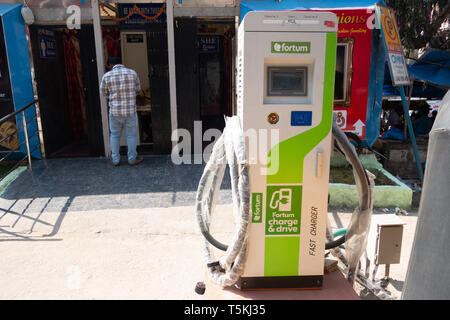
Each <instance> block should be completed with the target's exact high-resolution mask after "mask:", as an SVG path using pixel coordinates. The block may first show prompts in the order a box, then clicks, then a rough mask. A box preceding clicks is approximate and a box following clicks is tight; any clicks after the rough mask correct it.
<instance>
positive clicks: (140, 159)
mask: <svg viewBox="0 0 450 320" xmlns="http://www.w3.org/2000/svg"><path fill="white" fill-rule="evenodd" d="M142 161H144V157H136V160H135V161H134V162H133V163H130V166H135V165H137V164H139V163H141V162H142Z"/></svg>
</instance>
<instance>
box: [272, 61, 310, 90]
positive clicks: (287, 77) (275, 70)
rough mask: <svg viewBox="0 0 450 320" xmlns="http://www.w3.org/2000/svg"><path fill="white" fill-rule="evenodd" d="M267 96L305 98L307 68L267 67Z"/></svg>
mask: <svg viewBox="0 0 450 320" xmlns="http://www.w3.org/2000/svg"><path fill="white" fill-rule="evenodd" d="M267 75H268V77H267V80H268V81H267V95H268V96H306V95H307V80H308V79H307V75H308V68H307V67H268V68H267Z"/></svg>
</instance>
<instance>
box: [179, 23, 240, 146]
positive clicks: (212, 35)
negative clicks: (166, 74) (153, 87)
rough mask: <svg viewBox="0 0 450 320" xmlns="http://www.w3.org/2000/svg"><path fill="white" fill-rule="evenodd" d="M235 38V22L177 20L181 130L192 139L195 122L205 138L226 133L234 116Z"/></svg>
mask: <svg viewBox="0 0 450 320" xmlns="http://www.w3.org/2000/svg"><path fill="white" fill-rule="evenodd" d="M233 37H234V19H229V20H227V19H224V20H217V19H214V20H206V19H202V18H177V19H176V20H175V62H176V79H177V105H178V127H179V128H185V129H187V130H188V131H189V132H190V133H191V135H192V136H193V134H194V121H201V123H202V131H203V132H202V134H203V133H204V132H205V131H206V130H208V129H211V128H215V129H219V130H223V128H224V126H225V120H224V116H231V115H232V76H233V72H232V43H233ZM207 144H209V142H205V145H207Z"/></svg>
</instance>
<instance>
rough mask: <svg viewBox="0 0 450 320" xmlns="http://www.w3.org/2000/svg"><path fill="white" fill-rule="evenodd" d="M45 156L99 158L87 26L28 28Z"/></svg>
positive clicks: (100, 147)
mask: <svg viewBox="0 0 450 320" xmlns="http://www.w3.org/2000/svg"><path fill="white" fill-rule="evenodd" d="M30 40H31V47H32V53H33V62H34V72H35V80H36V86H37V91H38V96H39V102H40V103H39V106H40V112H41V122H42V129H43V137H44V144H45V149H46V154H47V157H80V156H81V157H82V156H102V155H104V145H103V137H102V123H101V112H100V100H99V89H98V78H97V67H96V59H95V48H94V46H93V45H92V44H93V43H95V41H94V33H93V28H92V25H83V26H82V27H81V29H80V30H69V29H67V28H65V27H57V26H45V27H43V26H30Z"/></svg>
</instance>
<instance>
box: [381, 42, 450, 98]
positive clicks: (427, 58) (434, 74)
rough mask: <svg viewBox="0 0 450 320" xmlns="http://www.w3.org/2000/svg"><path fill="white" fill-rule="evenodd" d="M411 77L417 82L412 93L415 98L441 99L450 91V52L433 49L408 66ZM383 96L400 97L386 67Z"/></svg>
mask: <svg viewBox="0 0 450 320" xmlns="http://www.w3.org/2000/svg"><path fill="white" fill-rule="evenodd" d="M408 74H409V76H410V77H412V76H413V75H414V79H415V80H416V81H415V83H414V88H413V92H412V96H413V97H422V98H427V99H441V98H442V97H443V96H444V95H445V94H446V92H447V90H448V89H450V50H447V51H441V50H437V49H431V50H429V51H428V52H426V53H425V54H424V55H422V56H421V57H420V58H419V60H418V61H416V62H415V63H413V64H412V65H410V66H408ZM383 94H384V95H391V96H398V95H400V93H399V92H398V90H397V88H395V87H393V86H392V81H391V77H390V74H389V70H388V68H387V66H386V69H385V74H384V86H383Z"/></svg>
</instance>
